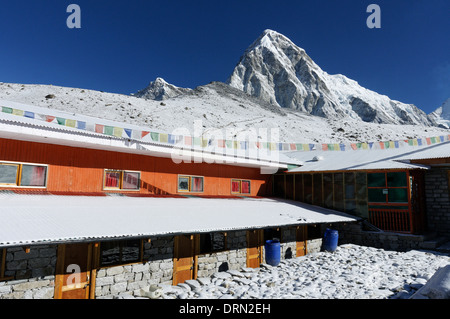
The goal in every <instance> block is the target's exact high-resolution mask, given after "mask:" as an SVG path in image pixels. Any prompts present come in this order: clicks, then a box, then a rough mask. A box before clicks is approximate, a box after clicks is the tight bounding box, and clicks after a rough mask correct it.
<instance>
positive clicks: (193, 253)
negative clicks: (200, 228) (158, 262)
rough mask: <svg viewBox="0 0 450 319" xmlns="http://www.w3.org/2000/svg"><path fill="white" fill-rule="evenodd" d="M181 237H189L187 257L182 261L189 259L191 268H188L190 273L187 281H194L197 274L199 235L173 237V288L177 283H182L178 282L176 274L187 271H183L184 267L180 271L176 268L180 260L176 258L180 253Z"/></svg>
mask: <svg viewBox="0 0 450 319" xmlns="http://www.w3.org/2000/svg"><path fill="white" fill-rule="evenodd" d="M182 236H189V239H190V241H191V245H190V251H189V252H188V257H184V258H183V259H186V258H191V265H192V266H191V267H190V268H191V269H190V270H191V273H190V276H189V277H190V278H189V279H196V278H197V273H198V254H199V251H200V235H199V234H182V235H177V236H175V237H174V249H173V274H172V285H174V286H176V285H178V284H179V283H182V282H180V281H179V280H178V277H177V274H178V273H179V272H180V271H185V270H187V269H184V268H185V267H186V266H185V265H184V266H182V269H179V268H178V261H179V259H180V258H179V257H178V254H179V253H180V240H181V238H182ZM185 253H186V252H185ZM189 279H186V280H189ZM183 282H184V281H183Z"/></svg>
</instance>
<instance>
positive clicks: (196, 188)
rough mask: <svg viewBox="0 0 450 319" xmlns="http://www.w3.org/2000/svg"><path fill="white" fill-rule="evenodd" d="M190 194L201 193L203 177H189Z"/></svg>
mask: <svg viewBox="0 0 450 319" xmlns="http://www.w3.org/2000/svg"><path fill="white" fill-rule="evenodd" d="M191 181H192V185H191V192H203V177H191Z"/></svg>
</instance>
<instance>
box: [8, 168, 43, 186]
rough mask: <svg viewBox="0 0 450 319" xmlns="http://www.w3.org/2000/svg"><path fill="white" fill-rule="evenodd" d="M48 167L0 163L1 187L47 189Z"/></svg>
mask: <svg viewBox="0 0 450 319" xmlns="http://www.w3.org/2000/svg"><path fill="white" fill-rule="evenodd" d="M46 182H47V166H44V165H33V164H20V163H17V164H16V163H0V185H2V186H20V187H46Z"/></svg>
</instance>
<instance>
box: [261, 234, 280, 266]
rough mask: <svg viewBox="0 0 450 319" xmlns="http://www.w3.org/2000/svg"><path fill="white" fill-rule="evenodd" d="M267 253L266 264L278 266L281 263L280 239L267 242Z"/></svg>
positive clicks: (265, 246) (265, 247)
mask: <svg viewBox="0 0 450 319" xmlns="http://www.w3.org/2000/svg"><path fill="white" fill-rule="evenodd" d="M264 249H265V252H266V263H267V264H269V265H271V266H276V265H278V264H279V263H280V241H279V240H278V239H273V240H266V244H265V245H264Z"/></svg>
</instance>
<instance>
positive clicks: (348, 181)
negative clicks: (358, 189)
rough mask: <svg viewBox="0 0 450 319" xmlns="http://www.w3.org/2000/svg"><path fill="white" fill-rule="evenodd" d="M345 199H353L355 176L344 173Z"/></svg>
mask: <svg viewBox="0 0 450 319" xmlns="http://www.w3.org/2000/svg"><path fill="white" fill-rule="evenodd" d="M344 178H345V199H354V198H355V174H354V173H345V175H344Z"/></svg>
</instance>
